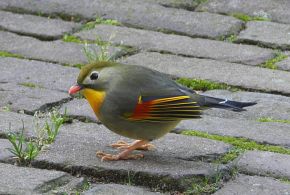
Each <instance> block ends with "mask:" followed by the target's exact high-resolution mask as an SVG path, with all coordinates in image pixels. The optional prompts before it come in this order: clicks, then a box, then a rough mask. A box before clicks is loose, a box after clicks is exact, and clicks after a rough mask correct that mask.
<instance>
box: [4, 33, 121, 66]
mask: <svg viewBox="0 0 290 195" xmlns="http://www.w3.org/2000/svg"><path fill="white" fill-rule="evenodd" d="M89 47H90V48H94V49H95V51H96V53H97V54H99V52H100V51H101V50H100V48H99V47H98V46H96V45H94V44H93V45H90V46H89ZM83 48H84V45H83V44H77V43H70V42H63V41H60V40H58V41H40V40H38V39H35V38H32V37H26V36H19V35H16V34H13V33H10V32H4V31H0V50H2V51H7V52H11V53H14V54H19V55H21V56H24V57H26V58H30V59H37V60H43V61H47V62H54V63H61V64H69V65H75V64H84V63H87V62H88V60H87V58H86V56H85V54H84V52H83ZM108 51H109V56H115V57H118V56H120V55H123V54H124V53H123V52H121V51H122V49H118V48H113V47H110V48H109V49H108Z"/></svg>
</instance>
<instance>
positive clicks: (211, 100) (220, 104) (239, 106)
mask: <svg viewBox="0 0 290 195" xmlns="http://www.w3.org/2000/svg"><path fill="white" fill-rule="evenodd" d="M203 97H204V106H206V107H214V108H223V109H231V110H233V111H237V112H240V111H244V110H245V109H243V108H244V107H247V106H253V105H255V104H257V103H256V102H237V101H231V100H227V99H221V98H215V97H210V96H203Z"/></svg>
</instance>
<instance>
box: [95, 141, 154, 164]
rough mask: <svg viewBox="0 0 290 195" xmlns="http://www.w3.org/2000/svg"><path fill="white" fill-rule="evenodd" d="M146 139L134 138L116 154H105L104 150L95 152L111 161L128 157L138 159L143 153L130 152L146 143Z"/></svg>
mask: <svg viewBox="0 0 290 195" xmlns="http://www.w3.org/2000/svg"><path fill="white" fill-rule="evenodd" d="M148 142H149V141H147V140H136V141H135V142H133V143H132V144H131V145H130V146H128V147H127V148H126V149H125V150H124V151H122V152H120V153H119V154H117V155H113V154H106V153H104V152H97V156H98V157H100V158H101V159H102V161H104V160H108V161H113V160H128V159H139V158H143V157H144V155H143V154H130V153H131V152H132V151H133V150H136V149H137V148H139V147H142V146H143V145H145V144H147V143H148Z"/></svg>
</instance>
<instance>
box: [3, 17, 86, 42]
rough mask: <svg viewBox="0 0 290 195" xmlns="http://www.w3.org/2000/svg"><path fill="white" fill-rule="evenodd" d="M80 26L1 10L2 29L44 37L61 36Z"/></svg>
mask: <svg viewBox="0 0 290 195" xmlns="http://www.w3.org/2000/svg"><path fill="white" fill-rule="evenodd" d="M80 27H81V25H80V24H77V23H74V22H66V21H63V20H59V19H50V18H44V17H40V16H33V15H26V14H15V13H11V12H5V11H0V28H1V29H5V30H8V31H11V32H15V33H19V34H23V35H29V36H35V37H38V38H42V39H56V38H60V37H61V36H63V34H64V33H71V32H74V31H75V30H76V29H79V28H80Z"/></svg>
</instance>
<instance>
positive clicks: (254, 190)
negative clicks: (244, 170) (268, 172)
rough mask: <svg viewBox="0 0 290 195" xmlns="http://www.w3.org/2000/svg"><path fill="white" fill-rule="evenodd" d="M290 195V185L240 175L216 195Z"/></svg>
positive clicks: (271, 179) (269, 179)
mask: <svg viewBox="0 0 290 195" xmlns="http://www.w3.org/2000/svg"><path fill="white" fill-rule="evenodd" d="M289 193H290V184H289V183H285V182H282V181H279V180H276V179H273V178H269V177H259V176H248V175H239V176H238V177H237V178H236V179H235V180H233V181H229V182H227V183H226V184H225V186H224V187H223V188H221V189H220V190H218V191H217V192H216V193H214V195H232V194H235V195H244V194H247V195H264V194H273V195H282V194H283V195H287V194H289Z"/></svg>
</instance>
